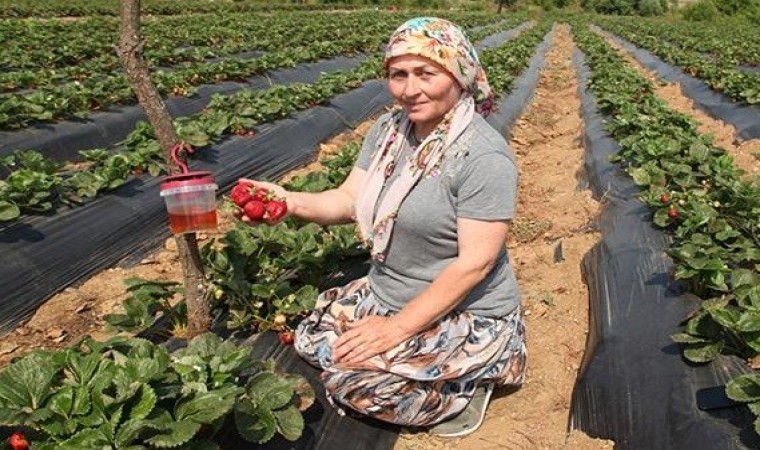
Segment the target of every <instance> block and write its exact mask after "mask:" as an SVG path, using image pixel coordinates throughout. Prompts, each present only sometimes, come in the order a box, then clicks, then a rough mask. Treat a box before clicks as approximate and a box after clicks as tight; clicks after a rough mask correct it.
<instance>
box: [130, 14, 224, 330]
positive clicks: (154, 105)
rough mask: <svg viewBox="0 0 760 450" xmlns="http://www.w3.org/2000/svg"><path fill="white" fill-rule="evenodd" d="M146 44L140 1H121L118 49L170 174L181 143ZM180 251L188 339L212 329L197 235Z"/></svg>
mask: <svg viewBox="0 0 760 450" xmlns="http://www.w3.org/2000/svg"><path fill="white" fill-rule="evenodd" d="M144 43H145V41H144V40H143V39H142V36H141V34H140V0H122V2H121V25H120V30H119V47H118V49H117V51H118V54H119V58H120V59H121V62H122V65H123V67H124V70H125V71H126V73H127V78H128V79H129V82H130V84H131V86H132V89H133V90H134V92H135V95H136V96H137V100H138V101H139V102H140V105H141V106H142V107H143V109H144V110H145V114H146V115H147V116H148V120H149V121H150V123H151V125H153V129H154V130H155V133H156V138H158V142H159V143H160V144H161V148H163V149H164V156H165V158H166V162H167V166H168V167H169V172H170V173H178V172H179V171H180V170H179V167H177V166H176V164H174V162H173V161H172V158H171V154H170V149H171V148H172V147H173V146H175V145H176V144H178V143H179V142H180V139H179V136H177V132H176V130H175V129H174V122H173V121H172V117H171V116H170V115H169V112H168V111H167V110H166V105H165V104H164V101H163V99H162V98H161V94H159V92H158V90H157V89H156V87H155V85H154V84H153V81H152V80H151V79H150V71H149V70H148V65H147V63H146V61H145V58H143V54H142V51H143V46H144ZM174 238H175V240H176V241H177V250H178V252H179V259H180V262H181V264H182V273H183V276H184V284H185V301H186V302H187V328H188V329H187V337H188V338H191V337H193V336H196V335H198V334H201V333H204V332H206V331H208V330H209V328H210V327H211V311H210V306H209V299H208V297H207V296H206V292H205V288H204V284H203V280H204V274H203V265H202V264H201V259H200V252H199V250H198V241H197V240H196V236H195V233H187V234H181V235H175V236H174Z"/></svg>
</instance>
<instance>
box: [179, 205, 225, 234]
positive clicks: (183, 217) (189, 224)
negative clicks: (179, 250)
mask: <svg viewBox="0 0 760 450" xmlns="http://www.w3.org/2000/svg"><path fill="white" fill-rule="evenodd" d="M216 225H217V222H216V210H213V209H212V210H211V211H204V212H202V213H198V214H193V213H189V214H172V213H169V228H170V229H171V230H172V233H175V234H178V233H186V232H188V231H194V230H213V229H214V228H216Z"/></svg>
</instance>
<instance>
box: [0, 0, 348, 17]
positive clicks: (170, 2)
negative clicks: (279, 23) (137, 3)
mask: <svg viewBox="0 0 760 450" xmlns="http://www.w3.org/2000/svg"><path fill="white" fill-rule="evenodd" d="M119 6H120V2H119V0H98V1H97V2H93V1H91V0H66V1H49V2H41V1H39V0H0V17H62V16H64V17H85V16H118V15H119ZM141 6H142V12H143V14H151V15H181V14H188V13H195V14H216V13H220V12H248V11H282V10H287V11H320V10H333V9H335V5H332V4H314V3H305V4H301V3H275V2H261V1H260V0H235V1H232V2H220V1H213V0H183V1H182V2H181V3H179V2H177V1H175V0H145V1H143V2H142V5H141ZM355 8H356V7H354V6H352V5H341V9H347V10H350V9H355Z"/></svg>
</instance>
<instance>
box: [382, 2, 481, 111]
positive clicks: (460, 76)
mask: <svg viewBox="0 0 760 450" xmlns="http://www.w3.org/2000/svg"><path fill="white" fill-rule="evenodd" d="M403 55H418V56H424V57H425V58H428V59H430V60H432V61H435V62H436V63H438V64H440V65H441V66H442V67H443V68H444V69H446V70H447V71H448V72H449V73H450V74H451V75H453V76H454V78H456V80H457V81H458V82H459V85H460V86H462V89H464V90H465V91H466V92H467V93H469V94H470V95H471V96H472V98H473V99H474V100H475V109H476V112H478V113H480V114H481V115H482V116H483V117H485V116H487V115H488V113H489V112H491V108H492V107H493V94H492V93H491V87H490V86H489V85H488V80H487V79H486V73H485V71H484V70H483V67H482V66H481V65H480V60H479V59H478V53H477V51H476V50H475V47H474V46H473V45H472V44H471V43H470V41H469V39H467V36H465V34H464V32H463V31H462V30H461V29H460V28H459V27H458V26H456V25H454V24H453V23H451V22H449V21H448V20H445V19H439V18H437V17H417V18H416V19H411V20H409V21H407V22H406V23H404V24H403V25H401V26H400V27H398V29H396V31H394V32H393V34H392V35H391V39H390V41H389V42H388V46H387V47H386V49H385V58H384V63H385V66H386V68H387V67H388V62H389V61H390V59H391V58H394V57H396V56H403Z"/></svg>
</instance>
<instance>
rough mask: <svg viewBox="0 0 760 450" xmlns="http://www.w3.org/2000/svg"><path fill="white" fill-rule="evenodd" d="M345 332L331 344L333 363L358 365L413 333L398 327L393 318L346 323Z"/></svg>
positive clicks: (367, 318)
mask: <svg viewBox="0 0 760 450" xmlns="http://www.w3.org/2000/svg"><path fill="white" fill-rule="evenodd" d="M346 327H347V331H345V332H344V333H343V334H341V335H340V337H338V339H337V340H336V341H335V343H334V344H333V349H332V356H333V362H335V363H359V362H362V361H366V360H368V359H369V358H371V357H373V356H376V355H379V354H381V353H383V352H386V351H388V350H390V349H392V348H393V347H395V346H397V345H398V344H400V343H402V342H403V341H405V340H406V339H409V338H410V337H411V336H412V335H413V333H410V332H408V331H407V330H405V329H404V328H403V327H401V326H399V324H398V323H397V321H396V320H394V317H393V316H390V317H386V316H367V317H364V318H362V319H359V320H357V321H354V322H347V323H346Z"/></svg>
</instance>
